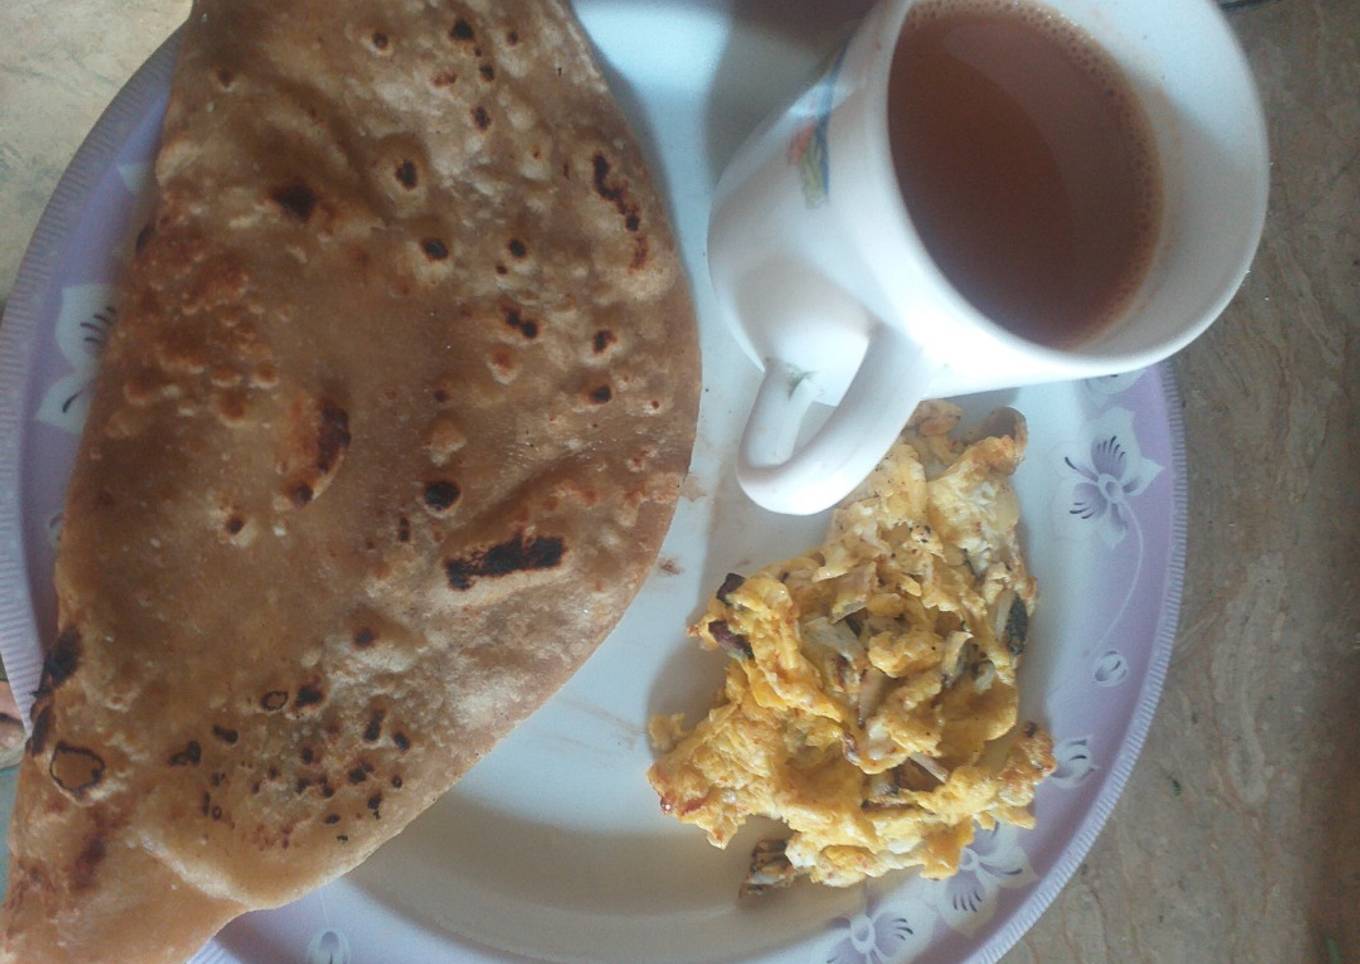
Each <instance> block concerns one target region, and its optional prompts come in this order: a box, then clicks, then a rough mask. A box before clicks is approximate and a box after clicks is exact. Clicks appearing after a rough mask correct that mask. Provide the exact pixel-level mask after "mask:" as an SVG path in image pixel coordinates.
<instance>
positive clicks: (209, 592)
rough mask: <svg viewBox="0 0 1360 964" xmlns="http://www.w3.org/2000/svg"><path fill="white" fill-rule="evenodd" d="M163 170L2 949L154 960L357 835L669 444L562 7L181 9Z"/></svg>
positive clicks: (22, 800) (638, 204)
mask: <svg viewBox="0 0 1360 964" xmlns="http://www.w3.org/2000/svg"><path fill="white" fill-rule="evenodd" d="M156 190H157V202H156V205H155V208H154V212H153V215H152V217H151V219H150V221H149V222H148V223H147V224H146V226H145V228H144V229H143V230H142V231H141V233H140V236H139V243H138V253H137V254H136V256H135V259H134V263H133V266H132V268H131V271H130V274H129V276H128V278H127V280H126V282H125V284H124V288H123V295H122V311H121V321H120V323H119V326H118V328H117V330H116V331H115V332H114V333H113V335H112V338H111V340H110V344H109V347H108V350H107V353H106V356H105V358H104V362H103V369H102V371H101V374H100V378H99V382H98V387H97V391H96V394H95V398H94V402H93V406H92V410H91V415H90V419H89V423H88V425H87V428H86V432H85V437H84V439H83V440H82V443H81V449H80V455H79V459H78V462H77V465H76V468H75V473H74V476H73V478H72V481H71V487H70V492H69V496H68V506H67V513H66V522H65V529H64V532H63V536H62V545H61V549H60V554H59V561H58V567H57V589H58V596H59V600H60V635H59V636H58V637H57V638H56V639H55V640H54V641H53V643H52V645H51V647H50V649H49V654H48V660H47V667H46V672H45V673H44V677H43V683H42V689H41V691H40V692H39V694H38V698H37V701H36V703H35V705H34V716H33V732H32V737H31V739H30V742H29V748H28V754H27V756H26V758H25V761H24V764H23V769H22V773H21V778H20V793H19V800H18V805H17V810H16V817H15V821H14V825H13V829H12V831H11V847H12V858H11V866H12V870H11V877H10V883H9V892H8V895H7V898H6V902H5V905H4V911H3V915H2V916H0V959H4V960H24V961H34V960H50V961H62V960H81V961H91V960H109V961H131V960H175V959H182V958H183V957H185V956H187V955H189V954H190V953H192V951H193V950H195V949H196V948H197V947H198V946H199V945H200V944H201V943H202V942H203V941H204V940H205V939H207V938H208V937H209V936H210V935H211V934H212V933H213V932H214V931H215V930H216V929H217V928H218V927H220V926H221V925H222V924H223V923H225V922H226V921H227V920H229V919H231V918H232V917H234V916H236V915H237V914H240V913H242V912H243V911H245V910H248V909H250V908H255V907H269V906H275V905H278V904H281V903H284V902H286V901H289V900H291V899H294V898H296V897H297V896H299V895H300V894H302V893H304V892H305V891H306V890H308V889H309V888H311V887H314V886H316V885H318V884H320V883H322V882H324V881H326V880H328V879H330V878H332V877H334V876H336V875H338V874H341V873H343V872H345V871H346V870H348V869H349V868H351V867H353V866H354V865H355V864H357V863H359V862H360V861H361V860H363V859H364V858H365V857H366V856H367V855H368V854H370V853H371V852H372V851H373V850H374V849H375V848H376V847H377V846H378V845H379V844H381V843H382V842H383V841H384V840H386V839H387V838H389V837H391V836H392V835H393V834H395V833H396V832H397V831H399V830H400V829H401V828H402V827H403V826H404V825H405V824H407V823H408V822H409V821H410V820H411V819H412V818H413V817H415V816H416V815H417V814H418V813H419V812H420V811H421V810H422V809H424V808H425V807H426V806H428V805H429V804H430V803H431V802H432V801H433V800H434V799H435V798H436V797H437V796H438V795H439V794H441V793H443V792H444V791H445V790H446V789H447V788H448V786H449V785H450V784H451V783H452V782H453V781H454V780H456V779H457V778H458V777H459V776H460V775H461V774H462V773H463V772H465V771H466V770H467V768H468V767H470V766H471V765H472V764H473V763H474V762H475V761H476V760H477V759H478V758H479V757H480V756H481V755H483V754H484V753H485V752H486V751H487V750H488V749H490V747H491V746H492V744H493V743H494V742H495V741H496V740H497V739H498V738H499V737H500V736H502V735H503V734H504V733H505V732H506V731H507V730H508V729H509V728H510V727H512V726H513V725H514V724H515V723H516V722H517V721H519V720H521V719H523V718H524V717H525V716H526V715H527V714H528V713H530V712H532V711H533V710H534V708H536V707H537V706H538V705H539V704H540V703H541V702H542V701H543V700H544V699H545V698H546V697H547V696H548V695H549V694H550V693H551V692H552V691H553V690H554V689H556V687H558V686H559V685H560V684H561V683H562V682H563V681H564V680H565V679H566V678H567V677H568V676H569V675H570V674H571V673H572V672H573V671H574V670H575V669H576V668H577V667H578V666H579V665H580V664H581V662H582V661H583V660H584V659H585V658H586V657H587V656H588V655H589V654H590V652H591V651H592V650H593V649H594V647H595V646H596V645H597V644H598V642H599V640H600V639H601V638H602V636H603V635H604V634H605V633H606V632H607V631H608V630H609V628H610V627H611V626H612V625H613V624H614V622H615V621H616V620H617V618H618V617H619V615H620V614H621V613H622V611H623V609H624V607H625V606H626V605H627V603H628V601H629V600H630V599H631V598H632V596H633V594H634V593H635V592H636V590H637V588H638V586H639V584H640V582H641V580H642V578H643V575H644V574H645V572H646V571H647V569H648V568H649V566H650V563H651V561H652V559H653V558H654V555H655V553H656V551H657V548H658V546H659V543H660V540H661V538H662V535H663V534H664V532H665V529H666V527H667V524H668V522H669V519H670V516H671V512H672V509H673V507H674V503H675V499H676V495H677V492H678V489H679V486H680V482H681V480H682V478H683V475H684V472H685V469H686V467H687V464H688V459H689V453H690V447H691V444H692V441H693V432H694V422H695V417H696V412H697V404H698V403H697V393H698V356H697V346H696V336H695V324H694V317H693V312H692V309H691V306H690V302H689V297H688V293H687V290H686V286H685V279H684V277H683V275H682V272H681V269H680V265H679V259H678V256H677V252H676V248H675V243H674V240H673V238H672V236H671V233H670V231H669V228H668V227H667V223H666V212H665V210H664V206H663V203H662V201H661V199H660V197H659V196H658V194H657V191H656V189H655V187H654V185H653V184H652V182H651V181H650V179H649V178H648V176H647V173H646V170H645V168H644V165H643V162H642V159H641V157H640V154H639V152H638V149H637V147H636V146H635V144H634V142H633V140H632V138H631V136H630V134H629V133H628V131H627V128H626V125H625V124H624V121H623V120H622V117H621V115H620V113H619V111H618V110H617V108H616V107H615V106H614V104H613V102H612V100H611V98H610V95H609V92H608V90H607V88H606V86H605V84H604V81H603V80H602V78H601V75H600V73H599V71H598V69H597V68H596V66H595V64H594V63H593V61H592V59H591V55H590V52H589V49H588V47H587V45H586V43H585V41H584V39H583V37H582V35H581V33H580V30H579V28H578V27H577V25H576V24H575V22H574V21H573V20H572V19H571V17H570V14H569V13H568V12H567V10H566V9H565V7H564V5H563V4H561V3H558V2H529V0H522V2H512V3H504V2H496V3H492V2H491V0H480V2H471V0H469V2H461V3H452V2H447V3H445V2H439V3H434V2H428V3H427V2H410V0H403V2H397V0H393V2H388V3H377V2H363V3H361V2H351V0H328V2H324V3H323V2H321V0H295V2H292V3H286V4H281V3H276V2H272V0H269V2H266V0H234V2H228V0H199V2H196V3H195V5H194V9H193V14H192V16H191V18H190V20H189V23H188V26H187V27H186V29H185V31H184V38H183V46H182V49H181V53H180V62H179V67H178V70H177V72H176V75H175V79H174V84H173V90H172V97H171V102H170V107H169V111H168V114H167V117H166V121H165V130H164V138H163V142H162V146H161V150H160V154H159V156H158V159H157V162H156ZM450 859H456V855H450Z"/></svg>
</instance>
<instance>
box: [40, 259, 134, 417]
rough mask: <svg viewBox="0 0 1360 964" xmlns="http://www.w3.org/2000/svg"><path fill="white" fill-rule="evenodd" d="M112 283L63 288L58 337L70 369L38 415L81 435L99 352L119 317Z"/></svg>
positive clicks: (53, 387) (52, 388) (47, 395)
mask: <svg viewBox="0 0 1360 964" xmlns="http://www.w3.org/2000/svg"><path fill="white" fill-rule="evenodd" d="M114 297H115V291H114V289H113V287H112V286H111V285H99V284H95V285H69V286H67V287H65V288H62V289H61V309H60V311H59V313H58V314H57V325H56V339H57V347H58V348H60V349H61V354H62V357H63V358H65V359H66V362H67V364H69V365H70V366H71V371H70V372H68V373H67V374H65V375H63V376H62V377H61V378H59V379H57V380H56V381H55V382H54V383H53V384H52V385H50V386H49V387H48V389H47V391H46V392H45V393H44V394H43V399H42V403H41V404H40V405H39V406H38V414H37V419H38V421H40V422H45V423H46V424H48V425H52V426H55V427H56V428H59V429H62V430H64V431H66V432H70V433H71V434H72V435H79V434H80V430H81V429H82V428H83V427H84V425H85V415H86V413H87V412H88V411H89V408H90V398H89V394H90V393H89V388H90V383H91V381H93V379H94V375H95V371H96V370H97V369H98V367H99V356H100V354H101V353H102V352H103V350H104V343H105V342H106V341H108V337H109V331H110V329H112V328H113V324H114V321H115V320H116V319H117V317H118V307H117V305H116V304H115V303H114Z"/></svg>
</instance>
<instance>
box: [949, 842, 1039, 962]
mask: <svg viewBox="0 0 1360 964" xmlns="http://www.w3.org/2000/svg"><path fill="white" fill-rule="evenodd" d="M1037 879H1038V878H1037V877H1036V876H1035V873H1034V870H1033V869H1032V868H1031V867H1030V864H1029V858H1028V857H1026V856H1025V852H1024V850H1022V849H1021V847H1020V830H1019V829H1018V828H1017V827H1013V826H1011V825H1010V824H1005V823H999V824H997V825H996V827H995V828H994V829H992V830H979V831H978V832H977V835H976V836H975V837H974V838H973V843H972V844H971V845H970V846H968V847H966V848H965V849H964V851H963V857H962V858H961V859H960V860H959V872H958V873H957V874H955V875H954V876H953V877H951V878H950V879H949V880H948V881H946V882H945V883H944V886H943V887H939V888H937V897H936V909H937V910H938V911H939V912H940V917H941V918H943V919H944V922H945V923H946V924H948V925H949V926H950V927H951V928H952V929H953V930H956V931H959V932H961V933H964V934H969V935H972V934H975V933H977V932H978V930H979V929H981V928H982V926H983V925H984V924H986V923H987V922H988V921H989V920H991V919H992V915H993V914H995V913H996V905H997V902H998V901H999V900H1000V897H1001V891H1002V890H1003V889H1006V890H1010V889H1014V888H1017V887H1025V886H1028V885H1029V884H1031V883H1033V882H1034V881H1035V880H1037Z"/></svg>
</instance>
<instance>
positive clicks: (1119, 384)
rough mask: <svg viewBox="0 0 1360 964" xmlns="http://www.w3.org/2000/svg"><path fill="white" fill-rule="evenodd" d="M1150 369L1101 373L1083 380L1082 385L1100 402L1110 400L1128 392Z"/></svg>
mask: <svg viewBox="0 0 1360 964" xmlns="http://www.w3.org/2000/svg"><path fill="white" fill-rule="evenodd" d="M1148 371H1149V369H1146V368H1140V369H1138V371H1136V372H1121V373H1120V374H1118V375H1101V376H1099V377H1098V378H1088V379H1086V381H1084V382H1082V387H1083V388H1085V389H1086V391H1087V392H1088V393H1089V394H1090V395H1091V396H1092V397H1093V398H1094V399H1095V400H1096V401H1097V402H1098V403H1099V402H1108V401H1109V400H1110V399H1112V398H1114V397H1115V396H1116V395H1123V394H1124V393H1125V392H1127V391H1128V390H1129V389H1130V388H1132V387H1133V386H1134V385H1135V384H1136V383H1137V382H1138V379H1140V378H1142V377H1143V376H1144V375H1145V374H1147V372H1148Z"/></svg>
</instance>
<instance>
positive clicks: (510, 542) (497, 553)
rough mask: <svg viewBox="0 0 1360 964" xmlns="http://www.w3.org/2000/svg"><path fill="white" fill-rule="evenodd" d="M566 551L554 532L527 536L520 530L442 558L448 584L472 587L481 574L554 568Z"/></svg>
mask: <svg viewBox="0 0 1360 964" xmlns="http://www.w3.org/2000/svg"><path fill="white" fill-rule="evenodd" d="M565 554H566V543H565V542H563V540H562V539H560V538H558V537H557V536H526V535H525V534H524V533H523V532H522V531H521V532H517V533H515V534H514V535H513V536H511V537H510V538H509V539H507V540H505V541H504V542H498V543H496V544H495V545H492V546H489V547H487V548H486V549H482V550H478V551H476V552H473V553H471V554H469V555H466V556H459V557H455V558H452V559H446V560H445V561H444V572H445V575H446V576H447V577H448V580H449V585H450V586H451V587H452V588H454V589H458V590H463V589H471V588H472V586H473V584H474V583H475V582H476V581H477V580H478V579H480V578H484V577H487V578H498V577H501V576H508V575H510V574H511V573H515V572H530V571H534V570H542V569H553V568H555V567H556V566H557V565H558V564H560V563H561V561H562V557H563V555H565Z"/></svg>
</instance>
